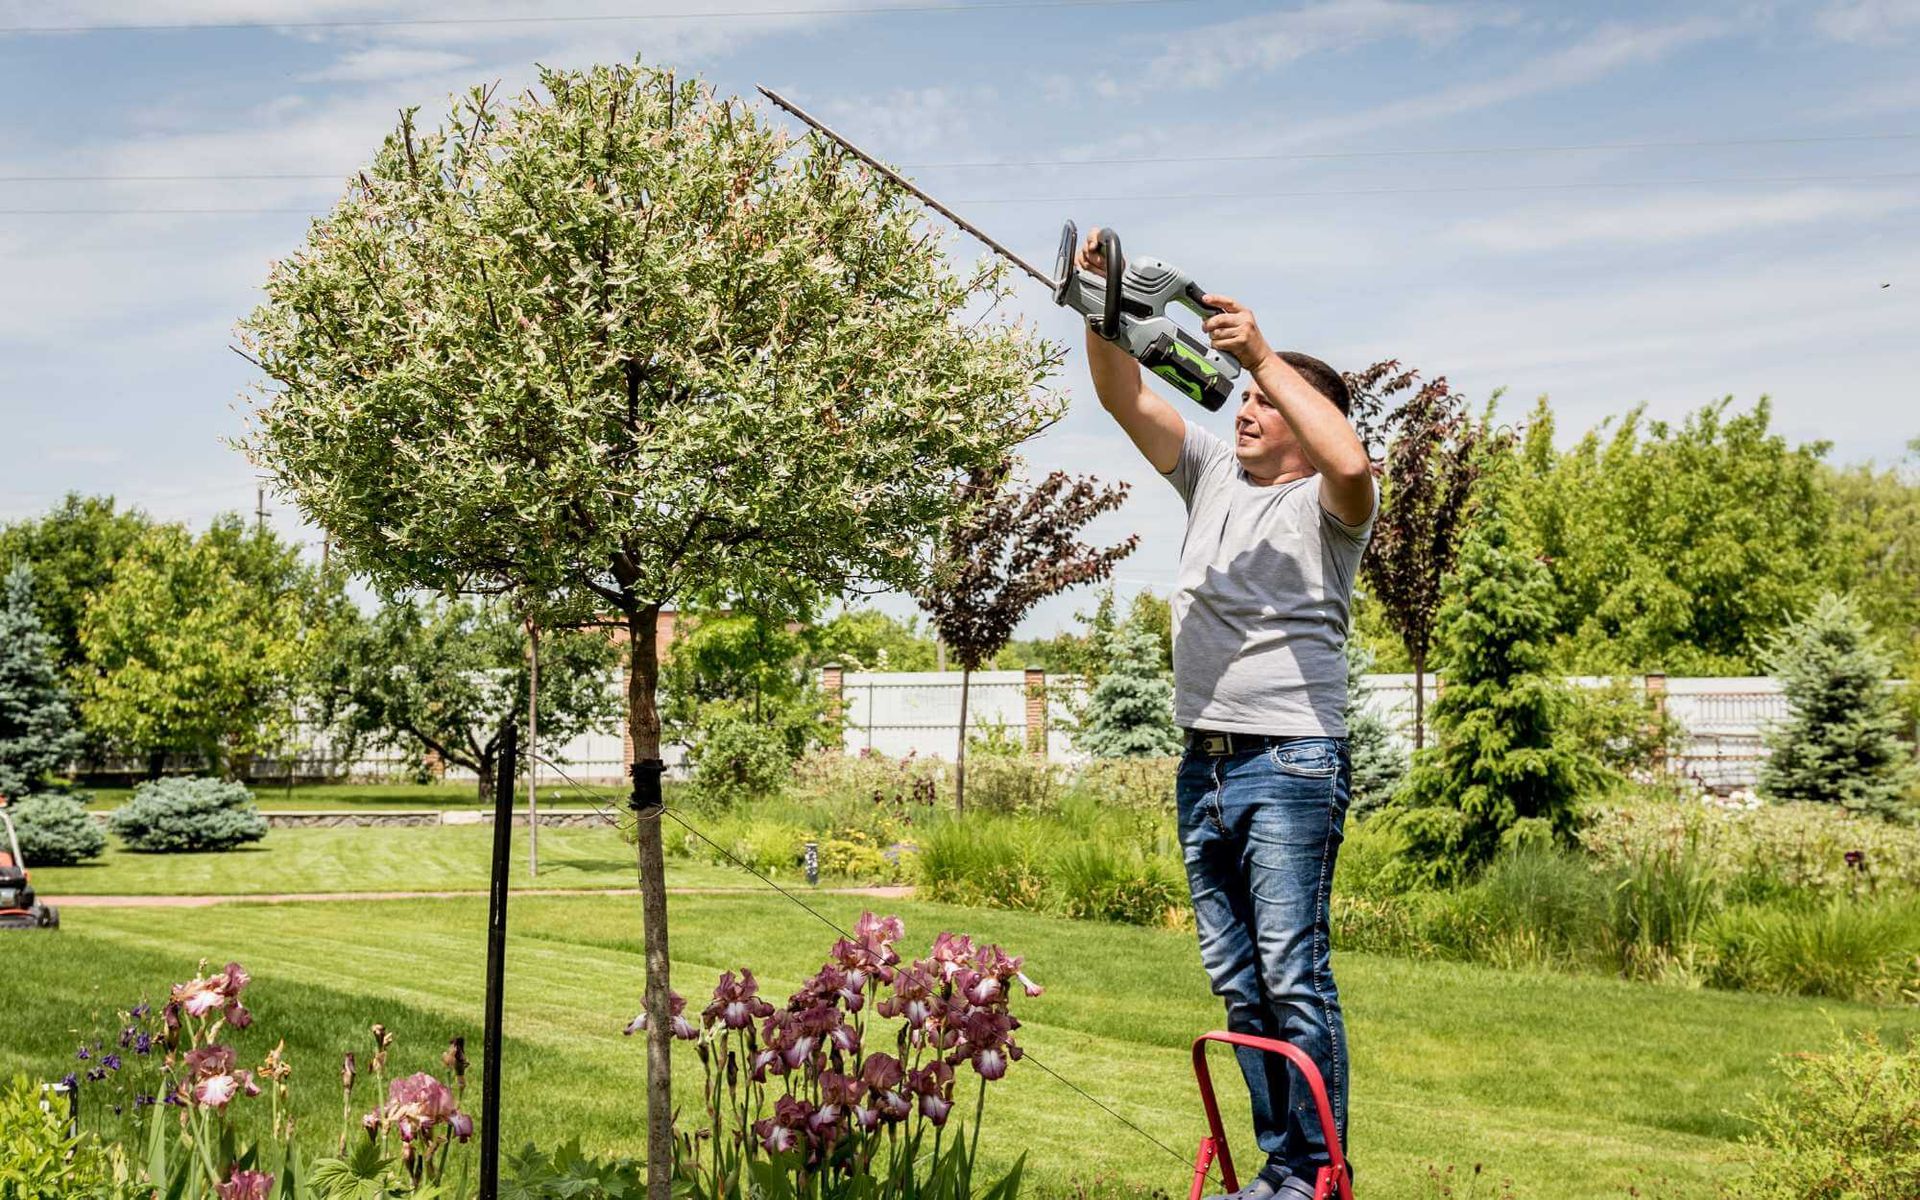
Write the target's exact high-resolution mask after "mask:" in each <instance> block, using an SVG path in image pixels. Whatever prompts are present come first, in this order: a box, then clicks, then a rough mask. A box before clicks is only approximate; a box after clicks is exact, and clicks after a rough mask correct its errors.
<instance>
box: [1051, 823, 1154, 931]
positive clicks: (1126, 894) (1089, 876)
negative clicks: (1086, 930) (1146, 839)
mask: <svg viewBox="0 0 1920 1200" xmlns="http://www.w3.org/2000/svg"><path fill="white" fill-rule="evenodd" d="M1051 875H1052V879H1053V883H1054V887H1055V890H1056V895H1057V899H1058V902H1059V905H1060V908H1061V911H1062V912H1064V913H1065V914H1066V915H1067V916H1069V917H1078V918H1081V919H1083V920H1093V921H1122V922H1125V923H1127V924H1130V925H1164V924H1167V922H1168V917H1169V915H1170V913H1171V912H1173V911H1174V910H1176V909H1177V907H1178V906H1179V905H1180V904H1181V903H1182V902H1183V901H1184V900H1185V899H1186V896H1187V889H1186V879H1185V877H1184V876H1183V875H1182V874H1180V873H1179V871H1178V869H1177V867H1176V865H1175V864H1174V863H1172V862H1169V861H1168V860H1167V859H1165V858H1162V857H1160V856H1158V855H1149V854H1143V853H1141V852H1140V851H1138V850H1137V849H1130V848H1129V849H1123V848H1117V847H1115V846H1114V845H1113V844H1112V843H1110V842H1105V841H1084V842H1075V843H1073V844H1071V845H1069V846H1067V847H1066V849H1064V850H1062V851H1060V852H1059V853H1058V854H1057V855H1056V856H1055V858H1054V861H1053V863H1052V870H1051Z"/></svg>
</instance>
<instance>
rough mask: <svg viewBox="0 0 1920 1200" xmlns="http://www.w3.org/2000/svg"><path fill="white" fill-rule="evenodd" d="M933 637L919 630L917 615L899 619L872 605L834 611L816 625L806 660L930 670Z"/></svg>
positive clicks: (819, 663) (876, 668)
mask: <svg viewBox="0 0 1920 1200" xmlns="http://www.w3.org/2000/svg"><path fill="white" fill-rule="evenodd" d="M934 661H935V651H934V644H933V639H932V638H931V637H928V636H927V635H925V634H923V633H921V632H920V619H919V618H918V617H908V618H906V619H905V620H900V619H898V618H895V617H890V616H888V615H887V614H886V613H883V612H881V611H879V610H878V609H872V608H861V609H848V610H846V611H844V612H840V613H836V614H834V616H833V617H831V618H830V619H828V620H827V621H826V622H825V623H824V624H822V625H820V626H818V628H817V630H816V632H815V637H814V643H813V649H812V650H811V651H810V664H809V665H811V666H815V667H823V666H825V665H827V664H828V663H839V664H840V665H841V666H843V667H845V668H847V669H848V670H850V671H931V670H933V669H934V665H933V664H934Z"/></svg>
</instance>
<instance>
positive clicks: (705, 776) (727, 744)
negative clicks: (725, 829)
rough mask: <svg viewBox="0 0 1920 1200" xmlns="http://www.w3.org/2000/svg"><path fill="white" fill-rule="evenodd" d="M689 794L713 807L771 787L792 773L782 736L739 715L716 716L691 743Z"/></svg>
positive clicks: (754, 795)
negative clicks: (690, 792)
mask: <svg viewBox="0 0 1920 1200" xmlns="http://www.w3.org/2000/svg"><path fill="white" fill-rule="evenodd" d="M692 757H693V778H692V781H691V786H690V790H691V791H692V793H693V796H694V798H695V799H696V800H697V801H698V802H700V803H703V804H706V805H708V806H710V807H714V808H726V807H729V806H731V805H734V804H738V803H740V802H742V801H745V800H758V799H760V798H761V797H764V796H771V795H774V794H775V793H777V792H778V791H779V790H780V788H781V785H783V784H785V783H786V781H787V780H788V778H790V777H791V776H792V774H793V759H792V756H791V750H790V749H789V747H788V744H787V739H786V736H785V735H784V734H783V733H782V732H781V731H780V730H779V729H777V728H774V727H773V726H771V725H768V724H764V723H762V722H758V721H754V720H751V719H750V718H747V717H744V716H734V715H724V716H718V717H716V718H715V719H714V720H713V721H712V722H711V723H709V724H708V725H706V726H705V727H704V728H703V729H702V730H701V732H700V735H699V738H698V740H697V741H696V742H695V743H694V746H693V752H692Z"/></svg>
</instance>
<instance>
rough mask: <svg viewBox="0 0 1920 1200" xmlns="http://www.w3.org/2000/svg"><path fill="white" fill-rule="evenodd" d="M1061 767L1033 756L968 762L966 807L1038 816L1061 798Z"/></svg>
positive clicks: (1020, 755)
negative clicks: (1036, 814)
mask: <svg viewBox="0 0 1920 1200" xmlns="http://www.w3.org/2000/svg"><path fill="white" fill-rule="evenodd" d="M1060 775H1061V772H1060V768H1059V766H1058V765H1057V764H1054V763H1050V762H1048V761H1047V760H1046V759H1044V758H1041V757H1040V756H1038V755H1035V754H1019V755H1012V756H1006V757H1000V756H994V757H987V758H979V759H976V758H973V757H971V756H969V757H968V759H967V808H968V810H969V811H972V812H993V813H1038V812H1045V811H1047V810H1048V809H1050V808H1052V807H1053V805H1054V802H1055V801H1056V800H1057V799H1058V798H1059V795H1060V790H1061V789H1060Z"/></svg>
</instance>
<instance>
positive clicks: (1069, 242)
mask: <svg viewBox="0 0 1920 1200" xmlns="http://www.w3.org/2000/svg"><path fill="white" fill-rule="evenodd" d="M1099 243H1100V256H1101V257H1102V258H1104V259H1106V260H1107V277H1106V280H1105V291H1106V295H1105V296H1104V297H1102V300H1101V305H1100V315H1099V316H1098V317H1095V318H1094V319H1093V320H1092V321H1090V322H1088V324H1090V325H1092V326H1093V331H1094V332H1095V333H1097V334H1099V335H1100V336H1101V337H1103V338H1105V339H1107V340H1108V341H1110V342H1113V341H1118V340H1119V339H1120V299H1121V297H1120V277H1121V276H1122V275H1124V274H1126V270H1127V260H1126V259H1125V258H1123V257H1122V256H1121V253H1120V235H1119V234H1117V233H1115V232H1114V231H1113V230H1111V229H1102V230H1101V231H1100V238H1099ZM1079 255H1080V227H1079V226H1078V225H1076V224H1074V223H1073V222H1072V221H1068V222H1067V223H1066V225H1064V226H1063V227H1062V228H1061V230H1060V252H1059V254H1057V255H1056V256H1055V257H1054V263H1053V276H1054V279H1055V281H1056V282H1055V283H1054V285H1053V302H1054V303H1055V304H1065V303H1066V302H1067V293H1068V291H1069V290H1070V289H1071V288H1072V287H1073V277H1074V273H1075V272H1077V271H1078V270H1079V269H1080V268H1079V265H1078V264H1079Z"/></svg>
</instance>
